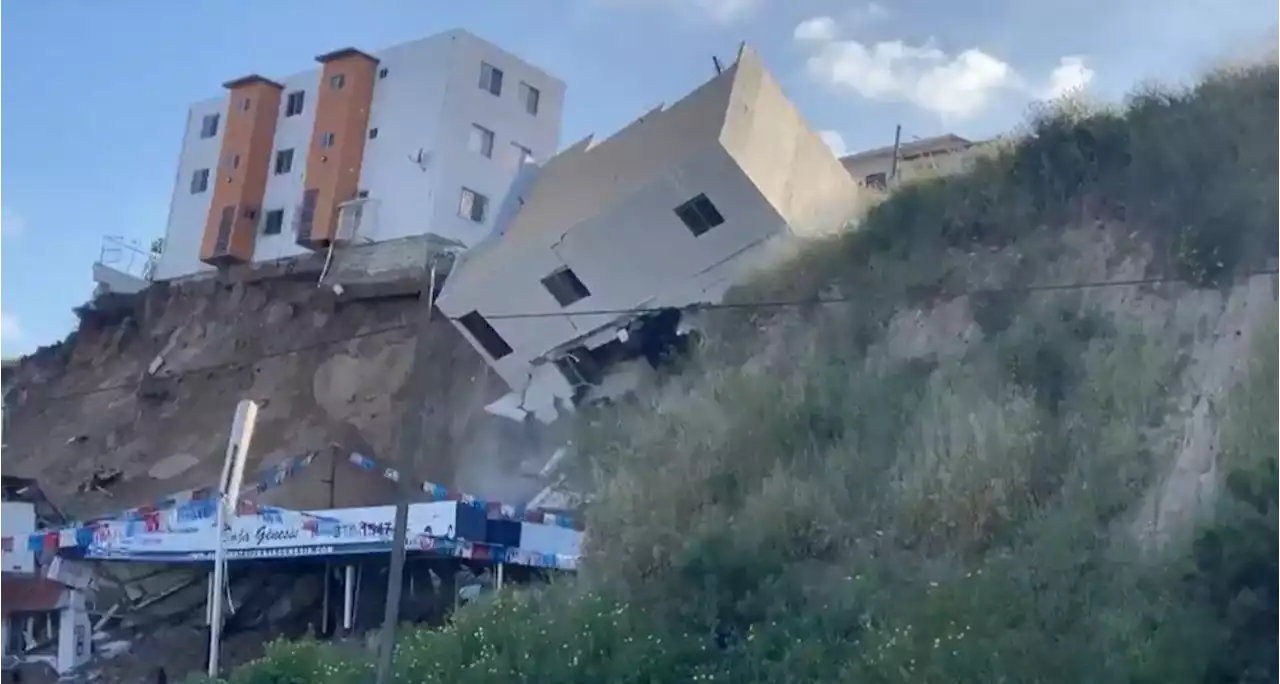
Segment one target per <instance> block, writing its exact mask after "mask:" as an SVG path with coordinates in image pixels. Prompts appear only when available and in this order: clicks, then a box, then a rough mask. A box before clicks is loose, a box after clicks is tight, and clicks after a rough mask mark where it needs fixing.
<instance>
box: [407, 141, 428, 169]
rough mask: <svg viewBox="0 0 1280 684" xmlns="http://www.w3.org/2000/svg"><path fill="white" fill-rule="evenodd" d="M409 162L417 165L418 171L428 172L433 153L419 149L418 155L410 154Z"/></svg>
mask: <svg viewBox="0 0 1280 684" xmlns="http://www.w3.org/2000/svg"><path fill="white" fill-rule="evenodd" d="M409 161H411V162H413V163H414V164H416V165H417V167H418V170H420V171H426V170H427V166H428V165H429V164H430V163H431V153H430V152H427V151H426V150H424V149H422V148H421V147H419V148H418V151H417V152H416V153H410V154H409Z"/></svg>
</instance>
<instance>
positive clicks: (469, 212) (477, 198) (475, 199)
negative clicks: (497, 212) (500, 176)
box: [458, 188, 489, 223]
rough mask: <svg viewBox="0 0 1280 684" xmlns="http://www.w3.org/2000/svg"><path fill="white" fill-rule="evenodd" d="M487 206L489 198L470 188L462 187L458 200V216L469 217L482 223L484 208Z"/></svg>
mask: <svg viewBox="0 0 1280 684" xmlns="http://www.w3.org/2000/svg"><path fill="white" fill-rule="evenodd" d="M488 206H489V198H488V197H485V196H484V195H481V194H480V193H478V192H476V191H475V190H472V189H470V188H463V189H462V196H461V197H460V198H459V200H458V216H461V217H462V218H464V219H471V220H472V221H475V222H476V223H484V214H485V209H487V208H488Z"/></svg>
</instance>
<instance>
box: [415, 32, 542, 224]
mask: <svg viewBox="0 0 1280 684" xmlns="http://www.w3.org/2000/svg"><path fill="white" fill-rule="evenodd" d="M449 38H450V41H451V43H452V45H453V50H454V52H453V61H452V63H451V68H450V73H449V76H448V85H447V86H446V88H445V93H444V102H445V106H444V114H443V119H442V122H441V124H442V128H441V130H440V139H439V142H438V147H437V155H438V158H437V159H435V160H434V162H435V164H436V166H435V168H436V169H437V170H438V171H439V175H438V177H437V181H436V182H437V192H438V193H439V195H438V196H439V198H440V201H439V202H438V203H437V204H436V207H435V213H434V219H433V221H432V225H433V229H432V230H433V232H436V233H438V234H439V235H442V236H444V237H449V238H451V239H455V240H458V241H460V242H462V243H464V244H467V245H474V244H476V243H477V242H479V241H480V240H481V239H482V238H483V237H484V236H485V235H488V234H489V231H491V230H492V229H493V227H494V224H495V220H494V217H495V216H496V215H497V213H498V207H499V206H500V204H501V202H502V201H503V199H505V197H506V194H507V190H508V188H509V187H510V185H511V181H512V179H513V178H514V176H515V173H516V171H517V169H518V168H519V167H518V163H519V159H518V157H517V153H516V149H515V147H514V146H513V145H512V143H518V144H520V145H522V146H524V147H526V148H528V149H529V150H530V151H532V152H533V156H534V160H535V161H539V162H541V161H545V160H547V159H549V158H551V156H553V155H554V154H555V152H556V149H557V146H558V145H559V141H560V119H561V116H562V112H563V109H564V93H565V86H564V83H563V82H561V81H560V80H559V79H556V78H554V77H552V76H550V75H549V74H547V73H546V72H544V71H541V70H539V69H537V68H535V67H533V66H532V65H529V64H527V63H525V62H523V61H521V60H520V59H519V58H518V57H516V56H515V55H512V54H511V53H508V52H506V51H504V50H502V49H500V48H498V47H497V46H495V45H493V44H491V43H488V42H485V41H483V40H480V39H479V38H477V37H475V36H473V35H471V34H469V33H466V32H465V31H455V32H452V33H451V34H450V36H449ZM481 63H488V64H490V65H492V66H494V67H497V68H498V69H501V70H502V72H503V76H502V92H501V93H500V94H499V95H496V96H495V95H493V94H491V93H489V92H488V91H487V90H483V89H481V88H480V69H481V66H480V65H481ZM521 82H525V83H528V84H529V85H531V86H533V87H535V88H537V89H538V91H539V92H540V97H539V104H538V113H537V114H536V115H532V114H529V113H528V112H527V111H526V110H525V107H524V103H523V102H522V101H521V100H520V90H521V89H520V83H521ZM473 124H479V125H481V126H483V127H485V128H487V129H489V130H491V131H493V133H494V142H493V155H492V157H491V158H486V157H484V156H481V155H480V154H479V153H477V152H475V151H473V150H471V149H470V148H469V147H468V142H469V140H470V136H471V127H472V125H473ZM463 187H466V188H469V189H471V190H474V191H476V192H479V193H481V194H482V195H484V196H485V197H486V198H487V200H488V210H487V211H486V216H485V220H484V221H483V222H482V223H480V224H477V223H474V222H472V221H471V220H470V219H466V218H463V217H461V216H459V215H458V208H459V201H460V199H461V194H462V188H463Z"/></svg>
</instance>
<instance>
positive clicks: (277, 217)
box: [262, 209, 284, 235]
mask: <svg viewBox="0 0 1280 684" xmlns="http://www.w3.org/2000/svg"><path fill="white" fill-rule="evenodd" d="M283 232H284V209H272V210H270V211H268V212H267V213H265V214H263V215H262V234H263V235H279V234H281V233H283Z"/></svg>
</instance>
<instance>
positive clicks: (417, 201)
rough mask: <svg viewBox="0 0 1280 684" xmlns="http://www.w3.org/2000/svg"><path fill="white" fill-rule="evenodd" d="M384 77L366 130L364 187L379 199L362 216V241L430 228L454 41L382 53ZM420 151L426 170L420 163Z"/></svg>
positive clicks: (431, 41) (378, 84) (429, 42)
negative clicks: (370, 132) (372, 134)
mask: <svg viewBox="0 0 1280 684" xmlns="http://www.w3.org/2000/svg"><path fill="white" fill-rule="evenodd" d="M377 57H378V58H379V60H380V62H379V64H378V68H379V70H381V69H386V70H387V76H386V78H379V79H378V80H377V81H376V82H375V85H374V88H373V108H372V110H371V111H370V115H369V128H370V129H375V128H376V129H377V130H378V137H377V138H374V139H369V138H368V131H366V132H365V135H366V139H365V148H364V164H363V166H362V167H361V171H360V188H361V189H362V190H367V191H368V192H369V196H370V197H371V198H373V199H374V200H375V202H374V203H371V204H370V205H367V206H368V207H369V209H370V211H371V212H372V215H366V217H365V218H362V220H361V225H360V229H359V236H360V237H361V238H369V239H373V240H392V239H395V238H399V237H405V236H408V235H420V234H422V233H425V232H427V231H428V230H430V220H431V211H432V206H434V204H435V200H436V198H435V194H436V191H435V184H434V182H433V178H434V172H435V166H436V159H435V158H436V156H437V155H436V154H435V148H436V145H437V140H438V138H439V130H440V120H441V114H442V110H443V107H444V101H443V99H442V97H441V95H442V93H443V92H444V87H445V82H446V80H447V76H448V72H449V66H448V65H449V63H450V60H451V59H452V58H453V57H452V50H451V42H450V41H448V40H447V39H442V37H435V38H431V39H429V40H422V41H416V42H413V43H407V44H404V45H399V46H396V47H393V48H390V49H388V50H384V51H382V52H380V53H378V55H377ZM419 150H421V151H422V153H423V155H424V158H425V159H426V164H425V167H426V168H425V169H423V168H421V167H419V165H418V164H417V163H415V161H414V158H415V157H416V156H417V154H418V151H419Z"/></svg>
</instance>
